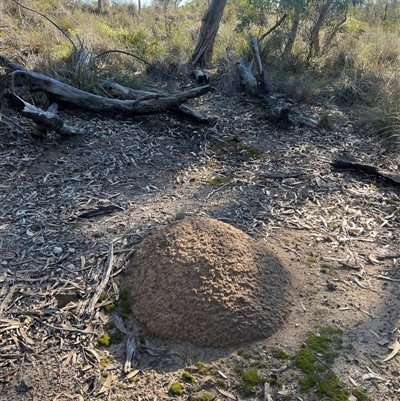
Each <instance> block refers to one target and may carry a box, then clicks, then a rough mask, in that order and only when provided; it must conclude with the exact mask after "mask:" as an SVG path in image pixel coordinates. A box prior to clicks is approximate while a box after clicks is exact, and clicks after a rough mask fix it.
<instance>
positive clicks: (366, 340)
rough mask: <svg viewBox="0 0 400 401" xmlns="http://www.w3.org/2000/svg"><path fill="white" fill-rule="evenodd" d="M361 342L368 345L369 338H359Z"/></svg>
mask: <svg viewBox="0 0 400 401" xmlns="http://www.w3.org/2000/svg"><path fill="white" fill-rule="evenodd" d="M361 342H362V343H369V337H367V336H363V337H361Z"/></svg>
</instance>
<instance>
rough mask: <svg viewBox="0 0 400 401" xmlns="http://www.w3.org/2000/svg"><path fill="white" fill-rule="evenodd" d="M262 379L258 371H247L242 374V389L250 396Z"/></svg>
mask: <svg viewBox="0 0 400 401" xmlns="http://www.w3.org/2000/svg"><path fill="white" fill-rule="evenodd" d="M261 381H262V380H261V378H260V376H259V375H258V372H257V370H256V369H249V370H246V371H245V372H244V373H243V374H242V382H241V384H242V387H243V390H244V392H245V393H246V394H250V393H252V392H253V390H254V387H255V386H257V385H259V384H260V383H261Z"/></svg>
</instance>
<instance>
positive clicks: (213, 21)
mask: <svg viewBox="0 0 400 401" xmlns="http://www.w3.org/2000/svg"><path fill="white" fill-rule="evenodd" d="M225 4H226V0H212V1H211V4H210V6H209V7H208V9H207V11H206V13H205V14H204V17H203V19H202V21H201V28H200V34H199V39H198V41H197V45H196V48H195V50H194V52H193V55H192V64H193V65H200V66H202V67H204V66H208V65H210V64H211V60H212V54H213V48H214V40H215V37H216V35H217V32H218V29H219V23H220V21H221V18H222V14H223V13H224V8H225Z"/></svg>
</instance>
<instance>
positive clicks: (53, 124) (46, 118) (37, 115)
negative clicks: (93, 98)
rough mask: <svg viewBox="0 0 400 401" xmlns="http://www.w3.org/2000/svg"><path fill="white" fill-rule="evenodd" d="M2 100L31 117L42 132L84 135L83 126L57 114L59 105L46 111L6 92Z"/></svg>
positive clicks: (11, 107) (53, 105)
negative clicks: (70, 123) (68, 122)
mask: <svg viewBox="0 0 400 401" xmlns="http://www.w3.org/2000/svg"><path fill="white" fill-rule="evenodd" d="M2 100H5V101H6V102H7V106H8V108H9V109H11V110H14V111H16V112H18V113H20V114H21V115H22V116H24V117H26V118H29V119H30V120H32V121H33V123H34V124H35V128H36V129H37V130H38V131H39V132H40V133H42V134H46V132H47V131H54V132H57V133H58V134H60V135H82V134H84V133H85V131H84V130H83V129H81V128H77V127H73V126H71V125H68V124H65V123H64V121H62V119H61V118H60V117H59V116H58V115H57V105H56V104H52V105H51V106H50V107H49V108H48V109H47V110H46V111H44V110H42V109H40V108H38V107H36V106H33V105H32V104H30V103H28V102H25V100H22V99H21V98H20V97H18V96H17V95H14V94H13V93H11V92H6V93H4V94H3V95H2Z"/></svg>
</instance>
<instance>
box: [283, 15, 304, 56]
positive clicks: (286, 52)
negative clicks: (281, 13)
mask: <svg viewBox="0 0 400 401" xmlns="http://www.w3.org/2000/svg"><path fill="white" fill-rule="evenodd" d="M299 25H300V13H299V12H298V11H296V13H295V15H294V16H293V21H292V27H291V28H290V32H289V38H288V41H287V42H286V45H285V49H284V50H283V57H284V58H289V56H290V55H291V54H292V49H293V45H294V42H295V40H296V36H297V31H298V30H299Z"/></svg>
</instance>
